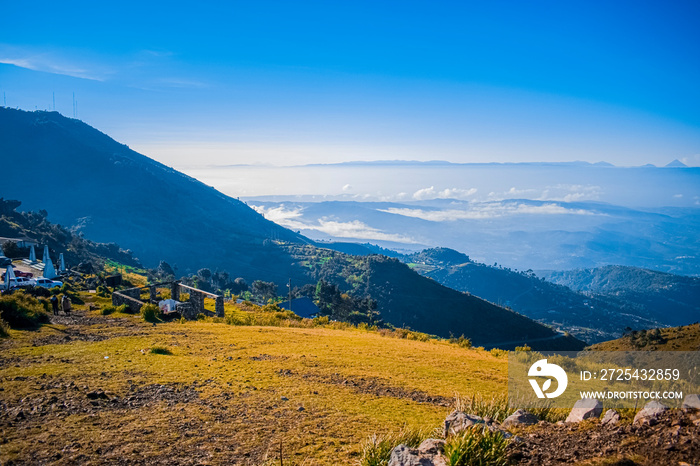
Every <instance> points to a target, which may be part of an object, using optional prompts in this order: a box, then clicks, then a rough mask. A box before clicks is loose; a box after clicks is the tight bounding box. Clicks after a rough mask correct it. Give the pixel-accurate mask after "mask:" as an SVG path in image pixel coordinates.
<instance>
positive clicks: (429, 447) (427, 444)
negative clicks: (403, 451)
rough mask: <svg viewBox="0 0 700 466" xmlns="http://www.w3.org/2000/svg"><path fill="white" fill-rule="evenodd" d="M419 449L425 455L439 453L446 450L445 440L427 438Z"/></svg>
mask: <svg viewBox="0 0 700 466" xmlns="http://www.w3.org/2000/svg"><path fill="white" fill-rule="evenodd" d="M418 451H419V452H420V453H422V454H424V455H425V454H429V455H437V454H438V453H442V452H444V451H445V441H444V440H442V439H437V438H429V439H425V440H423V443H421V444H420V446H419V447H418Z"/></svg>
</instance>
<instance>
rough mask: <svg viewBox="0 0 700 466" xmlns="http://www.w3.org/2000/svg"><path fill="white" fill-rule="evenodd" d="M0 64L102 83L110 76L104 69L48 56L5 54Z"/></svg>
mask: <svg viewBox="0 0 700 466" xmlns="http://www.w3.org/2000/svg"><path fill="white" fill-rule="evenodd" d="M0 63H5V64H7V65H14V66H17V67H20V68H25V69H28V70H32V71H41V72H44V73H52V74H60V75H64V76H71V77H74V78H81V79H89V80H92V81H104V80H105V79H107V77H108V76H109V75H110V74H112V72H111V71H109V70H106V69H102V70H97V69H94V68H90V67H87V66H82V65H79V64H77V63H71V62H70V61H67V60H62V59H59V58H58V57H55V56H50V55H48V54H33V55H32V54H29V55H12V54H10V55H8V54H7V53H5V54H2V55H0Z"/></svg>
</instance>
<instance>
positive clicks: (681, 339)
mask: <svg viewBox="0 0 700 466" xmlns="http://www.w3.org/2000/svg"><path fill="white" fill-rule="evenodd" d="M647 332H651V331H646V332H645V333H647ZM659 333H660V338H658V337H657V338H654V337H650V338H640V337H638V336H632V335H625V336H623V337H621V338H618V339H616V340H610V341H605V342H602V343H598V344H595V345H592V346H591V347H590V348H589V349H591V350H594V351H700V324H698V323H696V324H691V325H684V326H681V327H670V328H661V329H659Z"/></svg>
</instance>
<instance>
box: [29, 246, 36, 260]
mask: <svg viewBox="0 0 700 466" xmlns="http://www.w3.org/2000/svg"><path fill="white" fill-rule="evenodd" d="M29 262H36V251H35V250H34V245H33V244H32V246H31V248H29Z"/></svg>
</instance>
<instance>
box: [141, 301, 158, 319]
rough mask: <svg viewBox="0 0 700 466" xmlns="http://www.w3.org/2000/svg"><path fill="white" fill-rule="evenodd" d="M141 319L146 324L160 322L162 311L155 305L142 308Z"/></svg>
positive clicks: (146, 305) (145, 305)
mask: <svg viewBox="0 0 700 466" xmlns="http://www.w3.org/2000/svg"><path fill="white" fill-rule="evenodd" d="M141 317H143V320H145V321H146V322H160V309H158V306H156V305H155V304H144V305H143V306H141Z"/></svg>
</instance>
